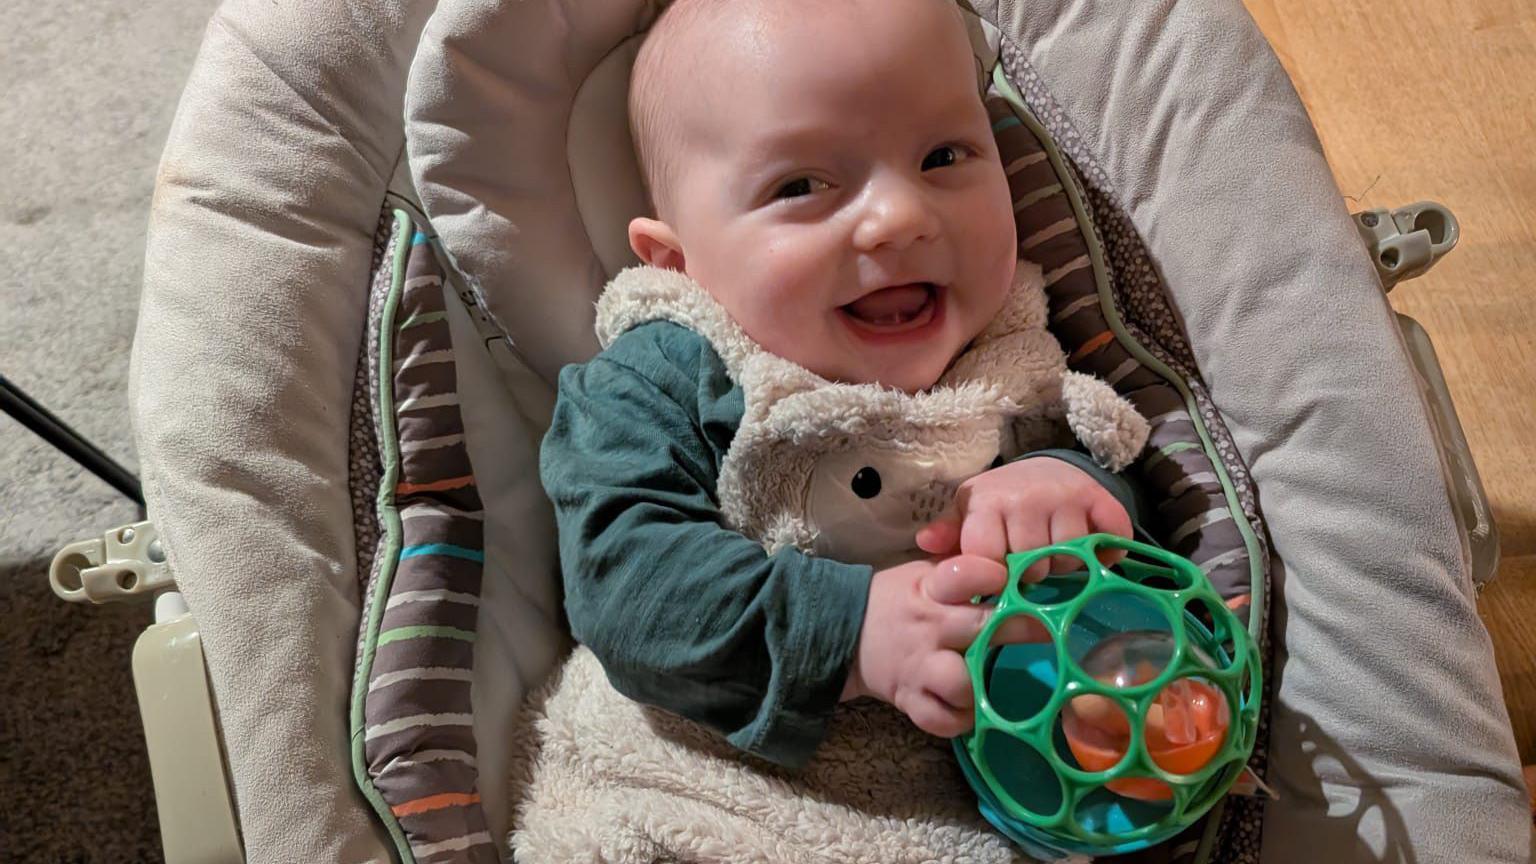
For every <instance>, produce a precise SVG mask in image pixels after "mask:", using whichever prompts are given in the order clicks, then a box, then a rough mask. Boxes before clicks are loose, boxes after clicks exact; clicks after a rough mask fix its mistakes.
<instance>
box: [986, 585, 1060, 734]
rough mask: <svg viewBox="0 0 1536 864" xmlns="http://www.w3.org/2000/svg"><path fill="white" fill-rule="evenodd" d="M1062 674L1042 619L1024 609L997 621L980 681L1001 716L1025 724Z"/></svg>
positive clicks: (1042, 706) (1045, 701)
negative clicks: (1024, 611) (1025, 611)
mask: <svg viewBox="0 0 1536 864" xmlns="http://www.w3.org/2000/svg"><path fill="white" fill-rule="evenodd" d="M1059 677H1060V670H1059V669H1058V668H1057V665H1056V646H1055V643H1054V642H1052V641H1051V639H1050V631H1048V630H1046V629H1045V624H1044V623H1043V622H1041V621H1040V620H1039V619H1038V618H1036V617H1035V616H1033V615H1030V614H1028V613H1023V612H1021V613H1017V614H1010V615H1008V616H1007V617H1006V618H1004V619H1002V620H1001V621H999V622H998V623H997V629H996V630H994V631H993V633H992V635H991V637H990V638H989V639H988V640H987V655H986V662H985V665H984V666H983V667H982V682H981V683H982V687H983V688H984V690H985V692H986V694H987V701H988V703H990V704H991V706H992V710H993V711H994V712H996V713H997V716H998V717H1000V718H1002V720H1004V721H1005V722H1008V723H1024V722H1027V721H1029V720H1032V719H1034V718H1035V717H1037V716H1039V715H1040V713H1041V712H1042V711H1044V710H1045V707H1046V705H1047V704H1048V703H1049V702H1050V701H1051V694H1052V693H1054V692H1055V689H1056V681H1057V679H1058V678H1059Z"/></svg>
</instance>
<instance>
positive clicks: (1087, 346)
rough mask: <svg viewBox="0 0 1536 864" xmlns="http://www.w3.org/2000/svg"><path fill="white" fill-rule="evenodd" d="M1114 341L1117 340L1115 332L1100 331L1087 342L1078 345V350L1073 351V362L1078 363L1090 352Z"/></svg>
mask: <svg viewBox="0 0 1536 864" xmlns="http://www.w3.org/2000/svg"><path fill="white" fill-rule="evenodd" d="M1113 341H1115V334H1113V333H1111V332H1109V331H1108V330H1105V331H1104V332H1103V333H1100V334H1099V335H1097V336H1095V337H1093V338H1092V339H1089V340H1088V341H1087V342H1084V343H1083V344H1082V345H1081V346H1079V347H1078V349H1077V350H1076V351H1073V352H1072V362H1073V363H1076V362H1077V361H1079V360H1081V359H1083V358H1084V357H1087V356H1088V355H1089V354H1092V353H1093V352H1095V351H1097V350H1099V349H1100V348H1103V347H1104V346H1105V345H1108V344H1109V343H1111V342H1113Z"/></svg>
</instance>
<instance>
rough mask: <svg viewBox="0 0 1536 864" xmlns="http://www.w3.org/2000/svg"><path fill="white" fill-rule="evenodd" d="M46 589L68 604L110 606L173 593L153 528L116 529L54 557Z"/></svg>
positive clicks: (149, 525) (147, 525)
mask: <svg viewBox="0 0 1536 864" xmlns="http://www.w3.org/2000/svg"><path fill="white" fill-rule="evenodd" d="M48 584H49V585H51V586H52V587H53V593H54V594H57V595H58V596H59V598H60V599H61V600H66V601H68V602H70V603H113V602H117V601H121V600H129V599H134V598H137V597H142V596H145V595H150V594H153V593H155V592H157V591H161V590H164V589H167V588H174V587H176V582H175V580H174V579H172V578H171V568H170V567H169V566H168V565H167V564H166V561H165V550H164V549H163V548H162V547H161V545H160V534H159V532H157V531H156V530H155V526H154V524H153V523H151V522H135V523H133V524H132V525H124V526H122V527H121V528H114V529H112V530H111V531H108V532H107V533H106V534H104V535H103V536H101V537H99V538H96V539H92V540H82V541H80V542H78V543H71V544H69V545H68V546H65V547H64V548H63V549H60V550H59V551H58V554H56V555H54V556H53V563H52V564H50V565H49V567H48Z"/></svg>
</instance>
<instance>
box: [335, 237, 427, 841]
mask: <svg viewBox="0 0 1536 864" xmlns="http://www.w3.org/2000/svg"><path fill="white" fill-rule="evenodd" d="M394 216H395V229H394V230H395V239H396V242H395V259H394V271H393V272H392V273H391V274H390V276H391V280H390V287H389V291H388V292H387V293H386V294H385V297H384V309H383V311H382V313H381V318H380V322H381V324H382V323H383V322H388V321H393V320H394V317H395V313H396V311H398V310H399V308H400V294H401V292H402V290H403V289H404V286H405V265H406V262H407V261H408V260H409V254H410V251H411V245H410V244H409V243H407V242H406V240H405V238H406V237H408V236H409V235H410V233H411V232H412V231H413V230H414V227H415V226H414V225H413V224H412V220H411V216H410V215H409V214H408V213H407V212H406V211H404V210H402V209H399V208H396V209H395V212H394ZM394 345H395V340H394V339H391V338H388V337H387V336H385V337H382V338H380V339H379V348H378V350H379V372H378V375H379V379H378V384H379V404H378V408H379V416H382V417H393V416H395V396H394V368H395V358H394ZM379 438H380V441H379V461H380V462H381V463H382V464H383V467H384V476H383V477H382V478H380V482H379V491H378V497H377V498H376V499H375V500H376V505H377V511H378V514H379V522H380V523H381V527H382V528H383V535H384V536H383V544H382V547H381V548H380V549H379V555H380V557H381V559H382V563H381V565H380V567H379V573H378V576H377V577H376V578H375V581H374V585H373V602H372V604H371V605H370V607H369V610H368V624H367V626H368V634H369V635H370V636H371V637H372V638H369V639H366V640H364V642H363V656H362V658H361V662H359V663H358V664H357V668H356V669H355V671H354V673H353V678H352V710H351V718H350V719H351V727H352V777H353V779H355V780H356V781H357V785H358V788H359V789H361V790H362V792H363V797H364V798H366V799H368V803H369V804H371V805H373V810H374V812H375V813H377V814H378V816H379V821H380V822H382V823H383V824H384V829H385V830H386V831H388V832H389V837H390V839H391V840H393V841H394V844H395V851H396V853H397V856H398V858H399V861H400V864H416V856H415V854H414V853H412V852H411V844H410V842H409V841H407V840H406V837H405V831H404V829H402V828H401V827H400V820H399V819H396V818H395V815H394V812H393V811H392V810H391V809H390V807H389V804H388V803H387V802H386V801H385V800H384V796H383V794H382V793H381V792H380V791H379V787H377V786H375V785H374V783H373V777H371V776H370V775H369V774H368V760H367V758H366V755H365V753H364V740H363V736H364V733H365V729H366V726H365V722H364V717H363V709H364V702H365V700H366V699H367V697H368V679H369V678H370V677H371V675H372V672H373V660H374V654H375V652H376V651H377V650H378V647H379V646H378V632H379V626H380V624H381V622H382V621H383V618H384V607H385V598H387V597H388V595H389V589H390V586H391V585H393V584H394V578H395V567H396V566H397V564H398V563H399V559H398V557H397V556H398V554H399V550H400V546H401V542H400V511H399V510H398V509H397V508H396V507H395V485H396V484H397V483H398V482H399V480H400V442H399V440H398V439H397V437H396V435H395V426H394V424H393V423H381V424H379Z"/></svg>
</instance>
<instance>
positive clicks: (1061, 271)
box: [1045, 255, 1099, 306]
mask: <svg viewBox="0 0 1536 864" xmlns="http://www.w3.org/2000/svg"><path fill="white" fill-rule="evenodd" d="M1091 266H1093V262H1092V261H1090V260H1089V258H1088V256H1087V255H1079V256H1077V257H1076V258H1073V259H1072V260H1071V261H1068V262H1067V263H1065V264H1063V265H1061V266H1060V267H1057V268H1056V269H1054V270H1047V271H1046V272H1045V287H1047V288H1051V287H1053V286H1055V284H1056V283H1057V282H1060V281H1061V280H1063V279H1065V278H1067V277H1068V276H1071V275H1072V274H1073V273H1078V272H1080V271H1083V270H1087V269H1088V268H1089V267H1091ZM1080 299H1090V300H1092V301H1093V305H1094V306H1098V305H1099V299H1098V295H1097V294H1095V295H1093V296H1091V297H1087V298H1080Z"/></svg>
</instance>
